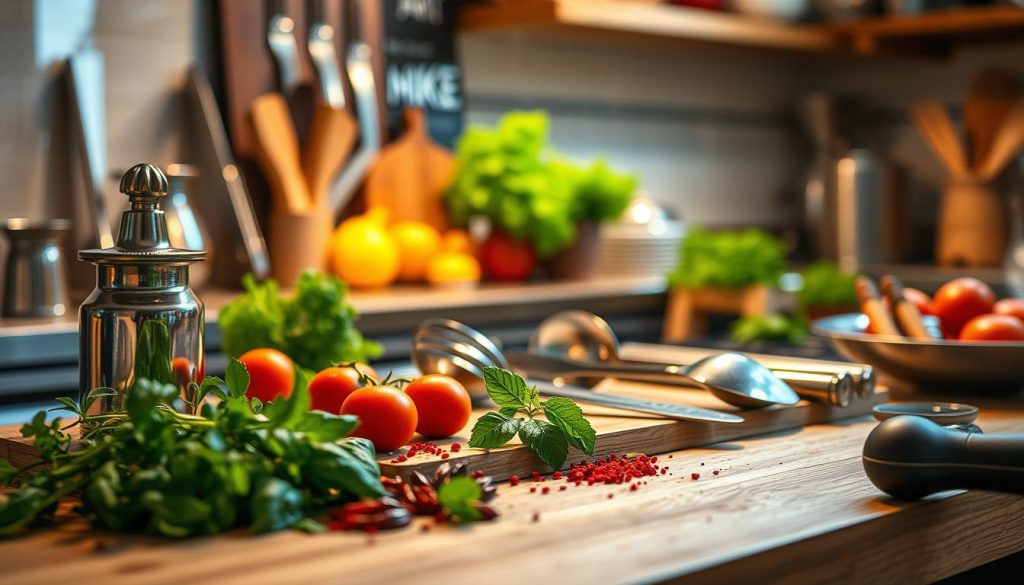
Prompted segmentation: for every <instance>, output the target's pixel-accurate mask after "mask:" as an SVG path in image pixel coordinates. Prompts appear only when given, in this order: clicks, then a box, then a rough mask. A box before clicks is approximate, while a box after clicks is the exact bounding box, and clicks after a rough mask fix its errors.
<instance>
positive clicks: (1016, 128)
mask: <svg viewBox="0 0 1024 585" xmlns="http://www.w3.org/2000/svg"><path fill="white" fill-rule="evenodd" d="M1021 145H1024V98H1021V99H1018V100H1017V101H1016V102H1015V103H1013V104H1012V105H1011V108H1010V109H1009V110H1008V111H1007V115H1006V117H1005V118H1004V119H1003V120H1002V125H1001V126H1000V127H999V131H998V133H997V134H996V135H995V137H994V139H993V142H992V146H991V148H990V149H989V151H988V155H987V156H986V157H985V158H984V160H983V161H982V163H981V167H980V168H979V169H978V175H979V176H980V177H981V178H982V179H983V180H985V181H989V180H992V179H994V178H995V177H996V175H998V174H999V173H1000V172H1002V170H1003V169H1004V168H1006V165H1007V164H1009V163H1010V160H1011V159H1012V158H1013V157H1014V156H1016V155H1017V153H1018V152H1020V149H1021Z"/></svg>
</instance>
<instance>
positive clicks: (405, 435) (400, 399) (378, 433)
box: [341, 386, 418, 453]
mask: <svg viewBox="0 0 1024 585" xmlns="http://www.w3.org/2000/svg"><path fill="white" fill-rule="evenodd" d="M341 414H352V415H355V416H358V417H359V426H358V427H356V430H355V431H353V432H352V436H353V437H363V438H364V439H369V440H370V441H372V442H373V446H374V447H375V448H376V449H377V452H378V453H381V452H384V451H393V450H395V449H397V448H399V447H401V446H402V445H404V444H406V443H408V442H409V439H411V438H412V436H413V435H414V434H415V433H416V421H417V418H418V416H417V414H416V405H415V404H413V401H412V398H409V397H408V396H406V395H405V392H402V391H401V390H399V389H398V388H394V387H392V386H367V387H365V388H359V389H358V390H356V391H355V392H353V393H351V394H349V395H348V398H346V399H345V402H344V403H343V404H342V405H341Z"/></svg>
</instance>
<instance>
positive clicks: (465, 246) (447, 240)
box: [441, 229, 476, 254]
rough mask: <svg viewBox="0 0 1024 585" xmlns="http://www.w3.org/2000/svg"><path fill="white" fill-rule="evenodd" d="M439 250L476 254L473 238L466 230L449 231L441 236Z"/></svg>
mask: <svg viewBox="0 0 1024 585" xmlns="http://www.w3.org/2000/svg"><path fill="white" fill-rule="evenodd" d="M441 249H442V250H444V251H445V252H463V253H465V254H476V246H475V245H474V244H473V238H472V237H471V236H470V235H469V232H467V231H466V230H459V229H450V230H447V231H446V232H444V234H443V235H442V236H441Z"/></svg>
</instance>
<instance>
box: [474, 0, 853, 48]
mask: <svg viewBox="0 0 1024 585" xmlns="http://www.w3.org/2000/svg"><path fill="white" fill-rule="evenodd" d="M460 19H461V21H460V30H462V31H463V32H470V33H473V32H483V31H493V30H501V29H510V28H511V29H514V28H519V29H537V28H547V29H551V28H557V29H563V30H572V29H582V30H589V31H591V32H597V33H605V34H627V35H634V36H636V35H639V36H647V37H658V38H663V39H665V38H667V39H677V40H684V41H703V42H711V43H717V44H727V45H744V46H754V47H773V48H779V49H798V50H809V51H824V50H830V49H836V48H838V47H839V39H838V38H837V37H836V35H835V34H833V33H832V32H831V31H828V30H825V29H822V28H819V27H797V26H791V25H788V24H783V23H778V22H774V21H771V20H766V19H759V18H753V17H746V16H741V15H736V14H727V13H722V12H714V11H710V10H699V9H694V8H686V7H680V6H672V5H667V4H646V3H642V4H638V3H630V2H620V1H615V0H497V1H495V2H492V3H488V4H483V5H476V6H467V7H466V8H463V9H462V13H461V16H460Z"/></svg>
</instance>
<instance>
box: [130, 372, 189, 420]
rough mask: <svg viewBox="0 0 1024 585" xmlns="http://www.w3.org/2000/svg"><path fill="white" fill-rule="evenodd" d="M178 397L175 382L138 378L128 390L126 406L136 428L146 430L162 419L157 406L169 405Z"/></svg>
mask: <svg viewBox="0 0 1024 585" xmlns="http://www.w3.org/2000/svg"><path fill="white" fill-rule="evenodd" d="M177 397H178V387H177V386H175V385H174V384H167V383H164V382H160V381H158V380H150V379H148V378H138V379H136V380H135V383H134V384H132V389H131V391H129V392H128V399H127V400H126V401H125V407H126V410H127V411H128V417H129V418H130V419H131V421H132V423H133V424H134V425H135V427H136V430H138V431H140V432H145V431H146V429H147V428H148V427H150V426H152V425H153V424H155V423H158V422H159V421H160V417H159V415H158V413H157V412H156V407H157V406H160V405H161V404H168V405H169V404H171V403H172V402H174V399H175V398H177Z"/></svg>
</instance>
